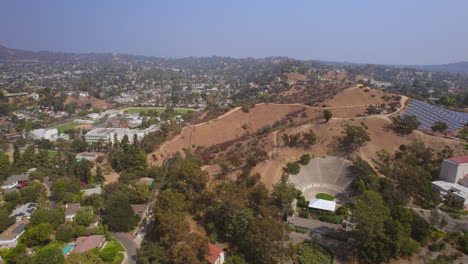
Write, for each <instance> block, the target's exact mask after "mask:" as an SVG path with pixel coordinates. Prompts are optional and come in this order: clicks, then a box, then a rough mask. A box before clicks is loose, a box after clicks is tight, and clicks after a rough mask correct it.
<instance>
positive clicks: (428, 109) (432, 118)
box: [402, 100, 468, 130]
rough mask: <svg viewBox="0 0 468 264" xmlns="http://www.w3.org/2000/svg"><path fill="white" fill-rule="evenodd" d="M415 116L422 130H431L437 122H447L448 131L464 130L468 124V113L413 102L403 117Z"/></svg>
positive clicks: (416, 101)
mask: <svg viewBox="0 0 468 264" xmlns="http://www.w3.org/2000/svg"><path fill="white" fill-rule="evenodd" d="M406 115H413V116H415V117H416V119H418V121H419V122H420V123H421V125H420V126H419V129H420V130H429V129H431V126H433V125H434V123H435V122H437V121H441V122H445V123H446V124H447V126H448V130H456V129H460V128H463V127H464V126H465V124H467V123H468V113H462V112H455V111H450V110H447V109H444V108H441V107H437V106H434V105H431V104H428V103H425V102H422V101H418V100H411V101H410V103H409V105H408V107H407V108H406V110H405V112H404V113H403V114H402V116H406Z"/></svg>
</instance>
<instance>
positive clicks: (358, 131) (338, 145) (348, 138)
mask: <svg viewBox="0 0 468 264" xmlns="http://www.w3.org/2000/svg"><path fill="white" fill-rule="evenodd" d="M341 133H342V134H343V136H341V137H334V139H333V142H332V144H331V149H332V151H333V152H335V153H337V154H348V153H352V152H353V151H355V150H357V149H359V148H360V147H362V146H364V145H365V144H366V143H367V142H369V141H371V138H370V136H369V134H368V133H367V131H366V127H365V125H364V124H363V125H362V126H352V125H345V129H344V130H343V131H342V132H341Z"/></svg>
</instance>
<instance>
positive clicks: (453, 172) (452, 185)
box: [432, 155, 468, 209]
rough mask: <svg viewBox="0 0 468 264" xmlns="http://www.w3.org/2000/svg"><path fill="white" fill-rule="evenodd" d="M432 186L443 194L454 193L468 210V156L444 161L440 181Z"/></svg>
mask: <svg viewBox="0 0 468 264" xmlns="http://www.w3.org/2000/svg"><path fill="white" fill-rule="evenodd" d="M432 184H433V186H434V187H435V188H436V189H437V190H438V191H440V192H441V193H442V194H447V193H452V194H453V195H454V196H455V198H457V199H460V200H462V201H463V204H464V208H465V209H468V155H466V156H459V157H453V158H450V159H445V160H444V161H442V164H441V166H440V174H439V180H438V181H434V182H432Z"/></svg>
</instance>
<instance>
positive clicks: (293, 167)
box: [286, 162, 301, 174]
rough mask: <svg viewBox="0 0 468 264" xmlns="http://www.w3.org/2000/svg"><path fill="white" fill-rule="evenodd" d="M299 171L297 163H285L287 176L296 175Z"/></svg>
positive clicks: (299, 167)
mask: <svg viewBox="0 0 468 264" xmlns="http://www.w3.org/2000/svg"><path fill="white" fill-rule="evenodd" d="M300 171H301V166H300V165H299V164H298V163H297V162H288V163H286V172H287V173H289V174H298V173H299V172H300Z"/></svg>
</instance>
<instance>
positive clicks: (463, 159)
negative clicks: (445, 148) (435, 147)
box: [449, 155, 468, 164]
mask: <svg viewBox="0 0 468 264" xmlns="http://www.w3.org/2000/svg"><path fill="white" fill-rule="evenodd" d="M449 160H451V161H455V162H456V163H459V164H462V163H468V155H465V156H458V157H453V158H450V159H449Z"/></svg>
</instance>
